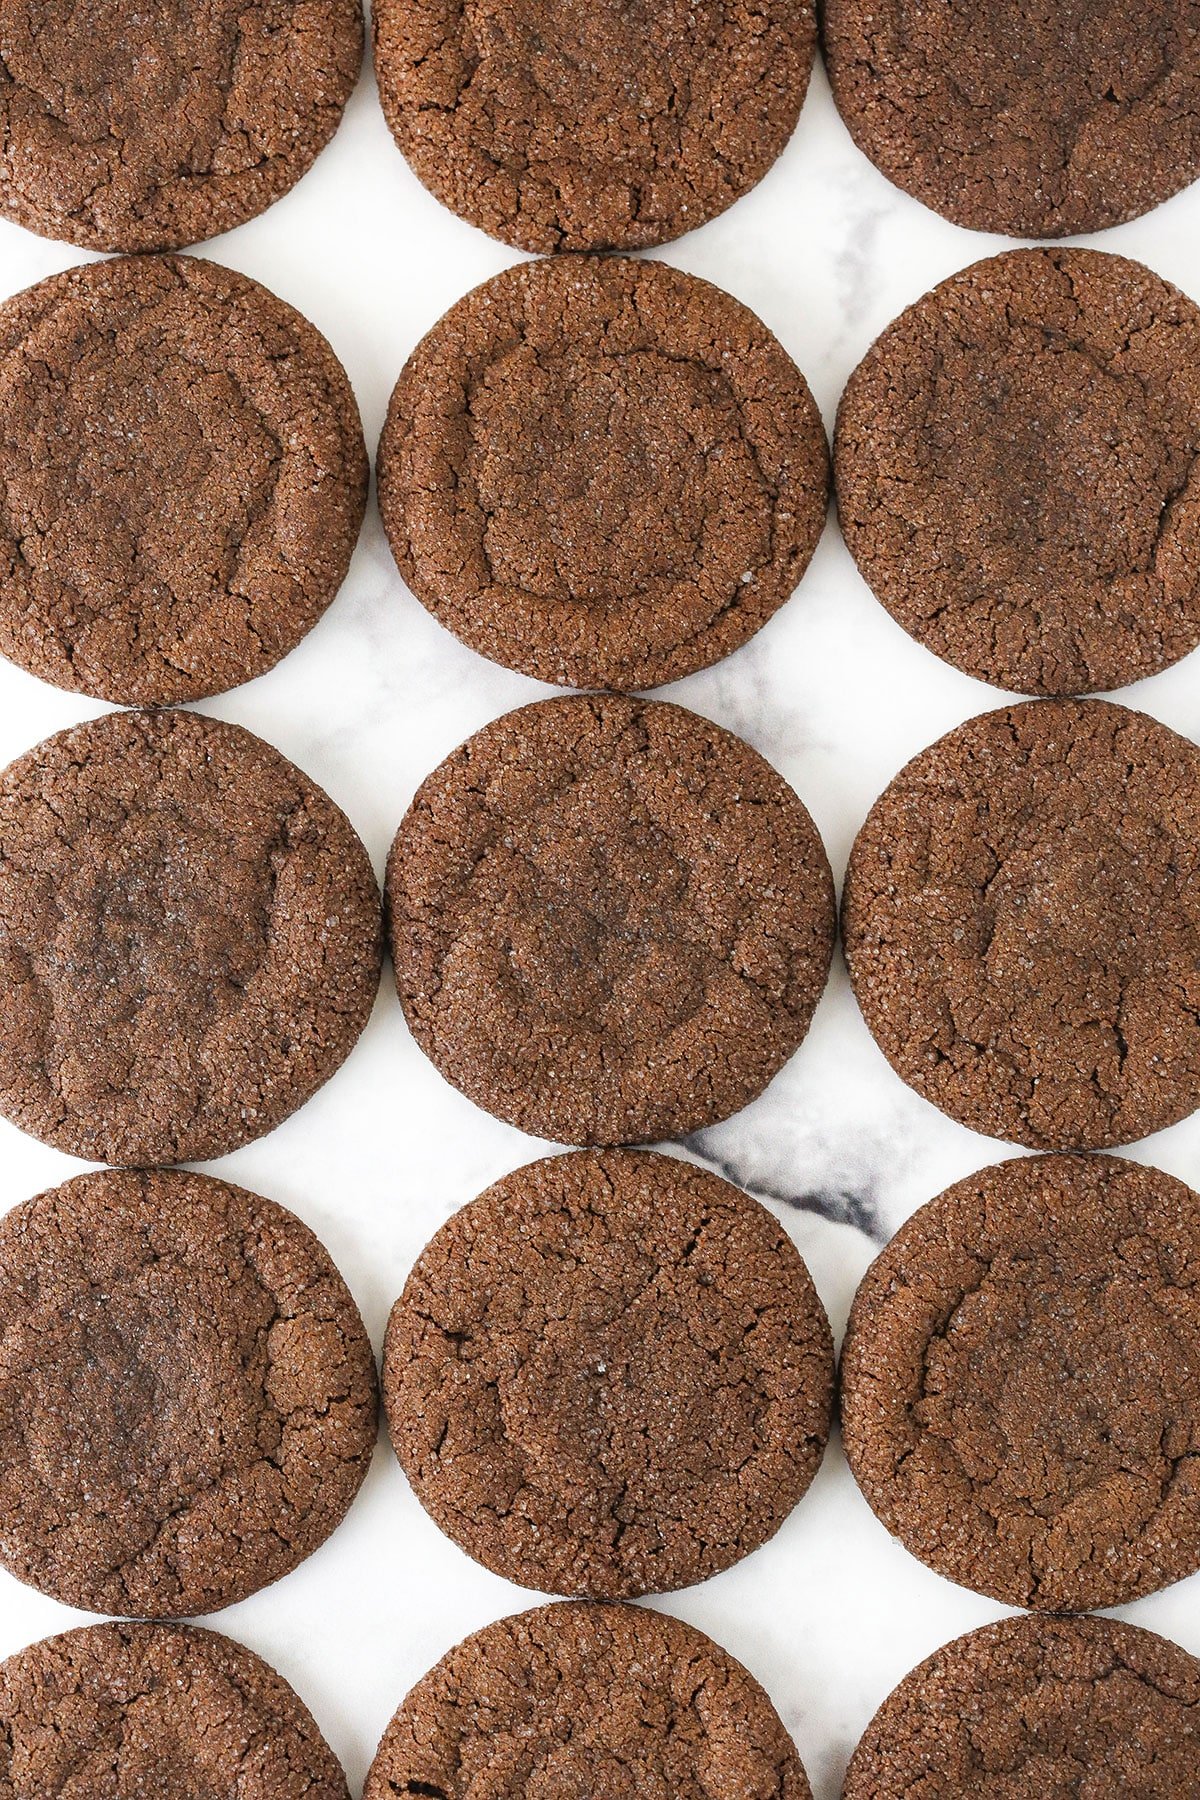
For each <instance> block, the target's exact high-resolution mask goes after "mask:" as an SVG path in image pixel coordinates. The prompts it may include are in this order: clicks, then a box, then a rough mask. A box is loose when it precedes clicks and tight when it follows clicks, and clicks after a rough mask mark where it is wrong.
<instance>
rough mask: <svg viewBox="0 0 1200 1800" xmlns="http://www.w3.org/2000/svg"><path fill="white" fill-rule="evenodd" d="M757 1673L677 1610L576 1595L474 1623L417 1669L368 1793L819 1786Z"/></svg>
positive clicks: (783, 1798)
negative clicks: (471, 1631)
mask: <svg viewBox="0 0 1200 1800" xmlns="http://www.w3.org/2000/svg"><path fill="white" fill-rule="evenodd" d="M810 1791H811V1790H810V1789H809V1785H808V1782H807V1780H806V1779H805V1775H804V1770H803V1769H802V1768H801V1766H800V1759H799V1757H798V1756H797V1755H796V1751H795V1748H794V1746H793V1744H792V1741H791V1739H790V1738H789V1737H788V1735H787V1732H786V1731H785V1730H784V1728H783V1724H782V1722H781V1721H780V1718H779V1716H778V1714H777V1713H776V1711H775V1709H774V1707H773V1706H772V1705H771V1702H770V1701H769V1700H768V1698H767V1696H766V1695H765V1694H764V1692H763V1690H762V1689H761V1688H760V1687H759V1685H758V1683H757V1681H755V1679H754V1677H753V1676H752V1675H751V1674H750V1673H749V1672H748V1671H747V1670H746V1669H744V1668H743V1667H742V1665H741V1663H739V1662H735V1661H734V1659H733V1657H732V1656H730V1655H729V1653H728V1651H726V1650H722V1649H721V1648H720V1646H719V1645H717V1644H714V1643H713V1642H712V1640H711V1638H707V1637H705V1636H704V1634H703V1632H700V1631H695V1630H693V1629H692V1627H691V1626H690V1625H684V1624H682V1623H681V1622H680V1621H679V1620H678V1619H670V1618H667V1617H666V1616H665V1615H664V1614H662V1613H656V1612H649V1611H647V1610H646V1609H645V1608H644V1607H640V1606H604V1605H589V1604H586V1603H583V1604H581V1603H578V1602H566V1603H564V1604H560V1605H558V1606H543V1607H539V1608H538V1609H537V1610H536V1611H535V1612H526V1613H518V1614H516V1615H515V1616H514V1617H513V1618H509V1619H501V1620H500V1621H499V1622H498V1623H497V1624H495V1625H489V1626H488V1627H487V1628H486V1629H485V1630H483V1631H477V1632H476V1633H475V1635H474V1636H473V1637H469V1638H467V1639H466V1640H465V1641H464V1642H463V1643H461V1644H459V1645H458V1646H457V1648H456V1649H454V1650H451V1651H450V1653H449V1655H448V1656H444V1657H443V1658H442V1660H441V1662H440V1663H438V1665H437V1667H436V1668H435V1669H432V1670H431V1671H430V1673H429V1674H428V1675H426V1676H425V1678H424V1680H423V1681H420V1682H418V1683H417V1685H416V1687H415V1688H414V1689H413V1690H412V1692H411V1694H409V1696H408V1698H407V1699H406V1700H405V1702H404V1704H403V1706H401V1708H400V1710H399V1712H398V1713H397V1714H396V1716H395V1718H394V1719H393V1720H392V1722H391V1724H390V1725H389V1726H388V1728H387V1730H386V1732H385V1733H384V1735H383V1741H382V1743H381V1744H380V1746H379V1750H378V1752H377V1754H376V1757H375V1761H374V1762H373V1764H372V1765H371V1772H370V1774H369V1775H368V1776H367V1785H366V1789H365V1792H364V1800H392V1797H393V1796H394V1795H397V1794H437V1795H438V1796H439V1797H440V1800H474V1796H475V1795H477V1794H479V1795H482V1794H486V1795H487V1796H488V1800H551V1796H554V1795H564V1794H586V1795H588V1796H589V1800H680V1796H682V1795H685V1794H686V1795H688V1796H692V1795H694V1796H696V1800H709V1797H710V1796H711V1800H717V1796H733V1795H735V1794H736V1795H737V1796H739V1800H742V1797H743V1796H744V1800H809V1795H810Z"/></svg>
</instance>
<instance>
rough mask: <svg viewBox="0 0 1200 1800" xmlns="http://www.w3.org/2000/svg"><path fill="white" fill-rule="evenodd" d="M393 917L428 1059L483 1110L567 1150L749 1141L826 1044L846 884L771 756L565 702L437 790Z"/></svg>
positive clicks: (406, 844)
mask: <svg viewBox="0 0 1200 1800" xmlns="http://www.w3.org/2000/svg"><path fill="white" fill-rule="evenodd" d="M387 910H388V917H389V924H390V932H391V941H392V956H393V961H394V964H395V970H396V986H397V990H398V992H399V995H400V1000H401V1003H402V1005H403V1007H404V1011H405V1014H406V1016H407V1019H408V1023H409V1026H410V1028H411V1030H412V1033H413V1036H414V1037H415V1038H416V1040H417V1042H418V1043H419V1044H420V1046H421V1048H422V1049H423V1050H424V1051H425V1053H426V1055H427V1056H429V1057H430V1059H431V1060H432V1061H433V1062H434V1063H435V1064H436V1065H437V1067H438V1068H439V1069H440V1070H441V1072H442V1074H443V1075H444V1076H445V1077H446V1079H447V1080H448V1081H452V1082H453V1083H454V1085H455V1086H456V1087H458V1088H460V1089H461V1090H462V1092H463V1093H464V1094H466V1095H467V1096H468V1098H470V1099H472V1100H474V1101H475V1103H476V1104H477V1105H478V1106H483V1107H485V1108H486V1109H487V1110H488V1111H489V1112H492V1113H495V1114H496V1116H497V1117H498V1118H501V1119H506V1120H508V1122H509V1123H510V1124H513V1125H518V1126H520V1127H521V1129H522V1130H525V1131H529V1132H532V1133H534V1134H535V1135H537V1136H540V1137H545V1138H550V1139H553V1140H555V1141H557V1142H560V1143H567V1144H618V1143H648V1142H653V1141H655V1140H656V1139H659V1138H666V1137H674V1136H681V1135H683V1134H684V1133H685V1132H688V1131H695V1130H698V1129H699V1128H700V1127H701V1126H703V1125H710V1124H712V1123H714V1122H715V1121H716V1120H717V1119H723V1118H727V1117H728V1116H729V1114H730V1113H734V1112H737V1111H738V1109H739V1108H740V1107H743V1106H745V1105H747V1104H748V1102H749V1101H751V1100H753V1099H754V1098H755V1097H756V1095H758V1094H759V1093H761V1091H762V1089H763V1088H764V1087H766V1085H767V1083H768V1081H770V1079H771V1077H772V1076H773V1075H774V1074H775V1073H776V1072H777V1071H778V1070H779V1069H780V1068H781V1067H782V1066H783V1064H784V1063H785V1062H786V1061H787V1059H788V1057H790V1056H791V1054H792V1053H793V1051H794V1050H795V1049H796V1048H797V1046H798V1045H799V1044H800V1042H801V1040H802V1038H803V1037H804V1034H805V1032H806V1031H807V1030H808V1024H809V1020H810V1019H811V1017H812V1014H813V1009H814V1008H815V1006H816V1004H817V1001H818V999H819V998H820V996H821V992H822V990H823V988H824V986H825V980H826V977H827V975H828V972H829V960H830V956H831V953H832V947H833V935H834V914H833V880H832V877H831V875H830V872H829V863H828V860H827V858H826V856H825V851H824V848H823V846H822V844H821V840H820V837H819V836H818V834H817V830H816V827H815V826H814V824H813V822H812V820H811V819H810V818H809V816H808V813H807V812H806V811H805V809H804V807H803V805H802V804H801V802H800V801H799V800H798V799H797V797H796V795H795V794H794V793H793V792H792V790H791V788H789V787H788V785H787V783H786V782H785V781H784V780H783V779H782V777H781V776H779V775H777V774H776V772H775V770H774V769H772V768H771V766H770V764H769V763H766V762H764V761H763V759H762V757H761V756H759V755H758V754H757V753H756V752H755V751H753V750H751V748H750V747H749V745H748V744H744V743H743V742H742V741H741V739H740V738H735V737H733V736H732V735H731V734H730V733H729V732H727V731H722V730H721V729H720V727H719V726H716V725H713V724H712V723H710V721H709V720H708V719H701V718H698V717H697V716H696V714H694V713H690V712H685V711H684V709H683V708H682V707H679V706H670V705H667V704H666V703H665V702H662V701H655V700H634V699H628V698H625V697H624V696H621V695H614V694H609V695H597V694H591V695H577V696H574V697H572V698H570V699H562V700H543V701H540V702H538V703H536V704H535V705H533V706H525V707H521V708H520V709H519V710H518V711H516V712H512V713H507V714H505V716H504V717H503V718H500V719H497V720H496V721H495V722H494V723H493V724H491V725H487V726H485V727H484V729H483V730H482V731H478V732H476V734H475V736H474V737H472V738H469V739H468V740H467V742H466V743H465V744H463V745H461V746H460V747H459V749H457V750H455V751H454V752H453V754H452V755H450V756H448V757H447V758H446V760H445V762H443V763H442V764H441V765H440V766H439V767H438V768H436V769H435V770H434V772H433V774H432V775H430V776H429V777H428V779H427V780H426V781H425V782H424V783H423V784H422V786H421V788H420V789H419V790H418V792H417V796H416V798H415V800H414V801H413V803H412V806H411V807H410V809H409V811H408V814H407V816H406V817H405V819H404V821H403V823H402V824H401V826H400V829H399V831H398V832H397V834H396V840H395V842H394V844H393V845H392V853H391V857H390V859H389V863H388V878H387Z"/></svg>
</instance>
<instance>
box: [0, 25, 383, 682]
mask: <svg viewBox="0 0 1200 1800" xmlns="http://www.w3.org/2000/svg"><path fill="white" fill-rule="evenodd" d="M0 4H2V0H0ZM131 445H132V446H136V455H133V456H131V454H130V446H131ZM366 492H367V459H366V450H365V447H364V445H363V438H362V427H361V426H360V424H359V419H358V410H357V407H356V406H355V403H354V395H353V393H352V392H351V389H350V384H349V382H348V381H347V379H346V375H345V371H344V370H343V369H342V366H341V364H340V363H339V362H338V360H337V358H336V357H335V356H334V354H333V351H332V350H331V349H330V348H329V345H328V344H327V343H326V342H325V339H324V338H323V337H322V336H321V334H320V333H319V332H318V331H317V330H316V329H315V327H314V326H312V325H310V324H309V323H308V321H307V320H306V319H303V318H301V316H300V314H299V313H298V312H295V311H294V310H293V309H292V308H291V307H290V306H286V305H285V304H284V302H283V301H282V300H278V299H277V298H276V297H275V295H274V294H271V293H268V291H267V289H266V288H263V287H260V286H259V284H258V283H257V282H255V281H250V280H248V279H247V277H246V276H244V275H236V274H234V273H233V272H232V271H231V270H229V269H223V268H221V267H220V266H219V265H218V264H216V263H212V262H202V261H197V260H196V259H194V258H192V257H178V256H164V257H131V258H128V259H123V260H120V261H116V262H101V263H90V264H86V265H85V266H83V267H82V268H77V269H68V270H67V271H66V272H65V273H64V274H62V275H52V276H51V277H50V279H49V280H48V281H43V282H39V284H38V285H37V286H36V287H32V288H29V289H28V290H27V291H26V292H25V293H22V294H18V295H17V296H16V297H15V298H14V299H12V300H9V301H7V302H6V303H5V304H4V305H3V306H0V652H3V654H4V655H5V656H8V657H10V658H11V659H12V661H14V662H16V663H19V664H20V665H21V666H22V667H23V668H26V669H29V670H30V671H31V672H32V673H33V674H34V675H40V676H41V677H42V678H43V679H44V680H46V681H52V682H54V683H56V684H57V685H58V686H59V687H64V688H74V689H77V690H78V691H80V692H82V693H85V694H95V695H97V696H98V697H99V698H101V699H104V700H115V701H118V702H121V703H131V704H135V705H159V704H164V703H169V702H173V701H177V700H194V699H197V698H199V697H200V696H201V695H204V694H213V693H217V692H218V691H219V690H221V689H222V688H229V687H234V686H236V685H237V683H239V682H242V681H248V680H249V679H250V678H251V677H252V676H254V675H261V674H262V673H263V672H264V671H265V670H266V669H269V668H271V667H272V666H273V664H275V663H276V662H278V661H279V659H280V657H281V656H284V655H285V654H286V653H287V651H289V650H291V649H292V648H293V647H294V645H296V644H297V643H299V641H300V639H301V638H302V637H303V636H304V634H305V633H306V632H307V631H308V630H309V629H310V628H311V627H312V626H313V625H315V624H316V622H317V620H318V619H319V618H320V616H321V614H322V613H323V612H324V610H325V608H326V607H327V606H328V605H329V602H330V601H331V600H332V599H333V596H334V594H335V593H336V592H337V590H338V588H339V587H340V586H341V583H342V580H343V577H344V576H345V574H346V569H347V567H348V565H349V562H350V554H351V552H352V550H353V549H354V544H355V540H356V538H357V536H358V529H359V526H360V524H361V523H362V516H363V508H364V506H365V504H366Z"/></svg>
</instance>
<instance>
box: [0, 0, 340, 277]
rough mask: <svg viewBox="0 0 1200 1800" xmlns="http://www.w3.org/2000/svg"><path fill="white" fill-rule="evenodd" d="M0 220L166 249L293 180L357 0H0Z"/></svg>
mask: <svg viewBox="0 0 1200 1800" xmlns="http://www.w3.org/2000/svg"><path fill="white" fill-rule="evenodd" d="M0 33H2V36H0V42H2V43H3V45H4V70H5V81H4V84H3V86H2V87H0V127H2V133H0V135H2V141H3V144H4V155H3V158H2V159H0V214H2V215H3V216H4V217H6V218H9V219H14V220H15V221H16V223H17V224H18V225H25V226H27V227H28V228H29V230H31V231H37V232H40V233H41V234H42V235H43V236H44V237H51V238H63V239H65V240H66V241H67V243H70V244H81V245H83V246H84V248H85V249H88V250H177V249H180V248H181V247H182V246H183V245H185V244H198V243H199V242H200V241H201V240H202V239H203V238H210V237H216V236H217V234H218V233H219V232H223V231H232V229H233V228H234V226H235V225H241V224H243V223H244V222H245V221H246V220H247V219H252V218H254V217H255V216H256V215H257V214H258V213H261V212H263V211H265V209H266V208H267V207H268V206H270V204H271V202H272V201H273V200H277V199H279V197H280V196H281V195H282V194H285V193H286V192H287V191H288V189H289V188H290V187H292V186H294V184H295V183H296V182H297V181H299V179H300V177H301V176H302V175H303V174H304V173H305V171H306V170H307V169H308V168H309V166H310V165H311V163H312V162H313V160H314V158H315V157H316V156H317V154H318V152H319V151H321V150H322V149H324V147H325V145H326V144H327V143H328V142H329V139H330V138H331V137H332V136H333V134H334V132H335V131H336V130H337V127H338V125H339V123H340V121H341V117H342V109H343V107H344V106H345V104H346V101H347V100H348V99H349V97H350V94H351V91H352V89H353V87H354V84H355V82H356V81H357V79H358V72H359V68H360V66H361V64H362V53H363V22H362V10H361V7H360V5H359V0H262V3H261V4H259V5H257V6H255V7H253V8H248V7H246V6H245V5H243V4H242V0H202V3H201V4H196V0H155V3H154V5H153V6H152V7H146V8H143V9H142V10H141V11H140V12H137V13H134V12H132V11H130V9H129V8H127V7H117V6H114V5H113V4H112V0H40V3H39V4H38V5H37V6H25V5H23V4H21V0H0Z"/></svg>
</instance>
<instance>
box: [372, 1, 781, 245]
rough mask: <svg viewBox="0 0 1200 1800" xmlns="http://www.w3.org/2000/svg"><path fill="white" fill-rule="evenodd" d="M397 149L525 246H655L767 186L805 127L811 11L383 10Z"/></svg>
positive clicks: (379, 44)
mask: <svg viewBox="0 0 1200 1800" xmlns="http://www.w3.org/2000/svg"><path fill="white" fill-rule="evenodd" d="M373 18H374V33H375V72H376V75H377V77H378V80H379V96H380V100H381V101H382V104H383V110H384V114H385V116H386V118H387V121H388V124H389V125H390V126H391V129H392V135H393V136H394V137H395V139H396V142H397V143H398V144H399V146H400V149H401V150H402V151H403V153H404V155H405V156H406V157H407V158H408V161H409V162H410V163H411V165H412V168H413V170H414V172H415V174H416V175H417V176H418V178H419V179H420V180H421V181H423V182H424V184H425V186H426V187H427V188H428V189H429V190H430V192H431V193H433V194H434V195H436V197H437V198H438V199H439V200H440V201H441V202H442V203H443V205H445V206H448V207H450V208H451V209H452V210H453V211H454V212H456V213H458V214H459V216H460V217H461V218H464V219H467V220H469V221H470V222H471V223H472V224H473V225H479V226H481V227H482V228H483V230H484V231H488V232H490V233H491V235H492V236H493V237H498V238H501V239H503V240H504V241H505V242H506V243H510V244H515V245H516V247H517V248H518V249H520V250H533V251H547V250H639V249H646V248H648V247H649V246H650V245H652V244H662V243H665V242H666V241H667V240H668V239H669V238H674V237H678V236H679V235H680V234H681V233H682V232H685V231H690V230H692V228H693V227H694V226H696V225H702V224H703V223H704V222H705V220H706V219H710V218H712V217H713V216H714V215H715V214H716V213H720V212H724V210H725V208H726V207H727V206H731V205H732V204H733V202H734V201H735V200H736V199H738V197H739V196H740V195H741V194H744V193H746V192H747V191H748V190H749V189H750V188H752V187H753V186H754V185H755V183H756V182H758V181H761V179H762V177H763V176H764V175H765V174H766V172H767V170H768V169H769V168H770V167H771V164H772V163H773V162H774V161H775V159H776V157H777V156H778V155H779V154H780V152H781V151H782V150H783V148H784V146H785V144H786V143H787V141H788V139H789V138H790V136H791V134H792V131H793V130H794V128H795V124H796V120H797V118H798V117H799V114H800V107H801V103H802V102H803V99H804V95H805V92H806V90H807V87H808V78H809V74H810V73H811V70H812V63H813V56H814V53H815V50H816V22H815V16H814V10H813V7H812V5H811V4H810V0H660V3H656V4H651V3H650V0H482V3H479V0H476V3H475V4H472V5H466V4H464V0H376V4H375V6H374V9H373Z"/></svg>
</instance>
